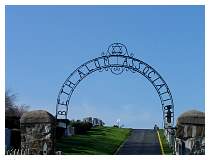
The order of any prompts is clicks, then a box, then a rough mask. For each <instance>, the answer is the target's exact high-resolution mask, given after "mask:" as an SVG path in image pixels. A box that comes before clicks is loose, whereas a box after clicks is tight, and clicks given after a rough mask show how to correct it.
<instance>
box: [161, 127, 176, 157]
mask: <svg viewBox="0 0 210 160" xmlns="http://www.w3.org/2000/svg"><path fill="white" fill-rule="evenodd" d="M159 134H160V139H161V142H162V145H163V150H164V153H165V154H168V155H171V154H173V150H172V149H171V148H170V147H169V145H168V142H167V140H166V137H165V135H164V130H163V129H159Z"/></svg>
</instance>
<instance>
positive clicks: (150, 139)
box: [116, 129, 161, 155]
mask: <svg viewBox="0 0 210 160" xmlns="http://www.w3.org/2000/svg"><path fill="white" fill-rule="evenodd" d="M116 154H119V155H160V154H161V152H160V144H159V140H158V136H157V133H156V132H155V131H153V130H152V129H133V130H132V132H131V135H130V136H129V137H128V139H127V140H126V141H125V142H124V144H123V145H122V146H121V148H120V149H119V150H118V151H117V153H116Z"/></svg>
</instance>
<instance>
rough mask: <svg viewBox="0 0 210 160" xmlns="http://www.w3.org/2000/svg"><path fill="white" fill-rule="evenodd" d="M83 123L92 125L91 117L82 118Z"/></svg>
mask: <svg viewBox="0 0 210 160" xmlns="http://www.w3.org/2000/svg"><path fill="white" fill-rule="evenodd" d="M83 122H89V123H93V118H92V117H87V118H83Z"/></svg>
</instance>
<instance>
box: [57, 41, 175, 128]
mask: <svg viewBox="0 0 210 160" xmlns="http://www.w3.org/2000/svg"><path fill="white" fill-rule="evenodd" d="M109 70H110V71H111V72H112V73H113V74H115V75H119V74H122V73H123V72H124V71H130V72H132V73H138V74H140V75H143V76H144V77H146V78H147V79H148V80H149V81H150V82H151V84H152V85H153V86H154V87H155V89H156V91H157V93H158V95H159V98H160V101H161V105H162V111H163V118H164V127H165V128H170V127H172V126H173V125H174V103H173V98H172V95H171V92H170V90H169V87H168V85H167V84H166V82H165V81H164V79H163V78H162V77H161V75H160V74H159V73H158V72H157V71H156V70H155V69H154V68H152V67H151V66H150V65H148V64H147V63H145V62H143V61H142V60H139V59H137V58H134V57H133V54H129V53H128V51H127V48H126V46H125V45H123V44H121V43H113V44H111V45H110V46H109V47H108V50H107V52H106V53H103V54H102V56H100V57H97V58H94V59H92V60H89V61H87V62H86V63H84V64H82V65H81V66H79V67H78V68H77V69H76V70H74V71H73V72H72V73H71V74H70V76H69V77H68V78H67V79H66V81H65V82H64V83H63V85H62V87H61V90H60V92H59V94H58V98H57V105H56V118H57V119H67V113H68V106H69V101H70V99H71V96H72V94H73V92H74V90H75V88H76V86H77V85H78V84H79V83H80V82H81V81H82V80H83V79H84V78H85V77H86V76H88V75H89V74H91V73H93V72H95V71H99V72H102V71H109ZM169 108H170V109H169ZM169 110H170V117H169Z"/></svg>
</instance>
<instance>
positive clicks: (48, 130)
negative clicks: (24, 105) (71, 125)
mask: <svg viewBox="0 0 210 160" xmlns="http://www.w3.org/2000/svg"><path fill="white" fill-rule="evenodd" d="M20 128H21V149H26V150H28V149H29V152H30V154H32V155H42V154H55V132H56V120H55V117H54V116H53V115H51V114H50V113H49V112H47V111H43V110H36V111H31V112H27V113H24V114H23V116H22V117H21V119H20Z"/></svg>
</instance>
